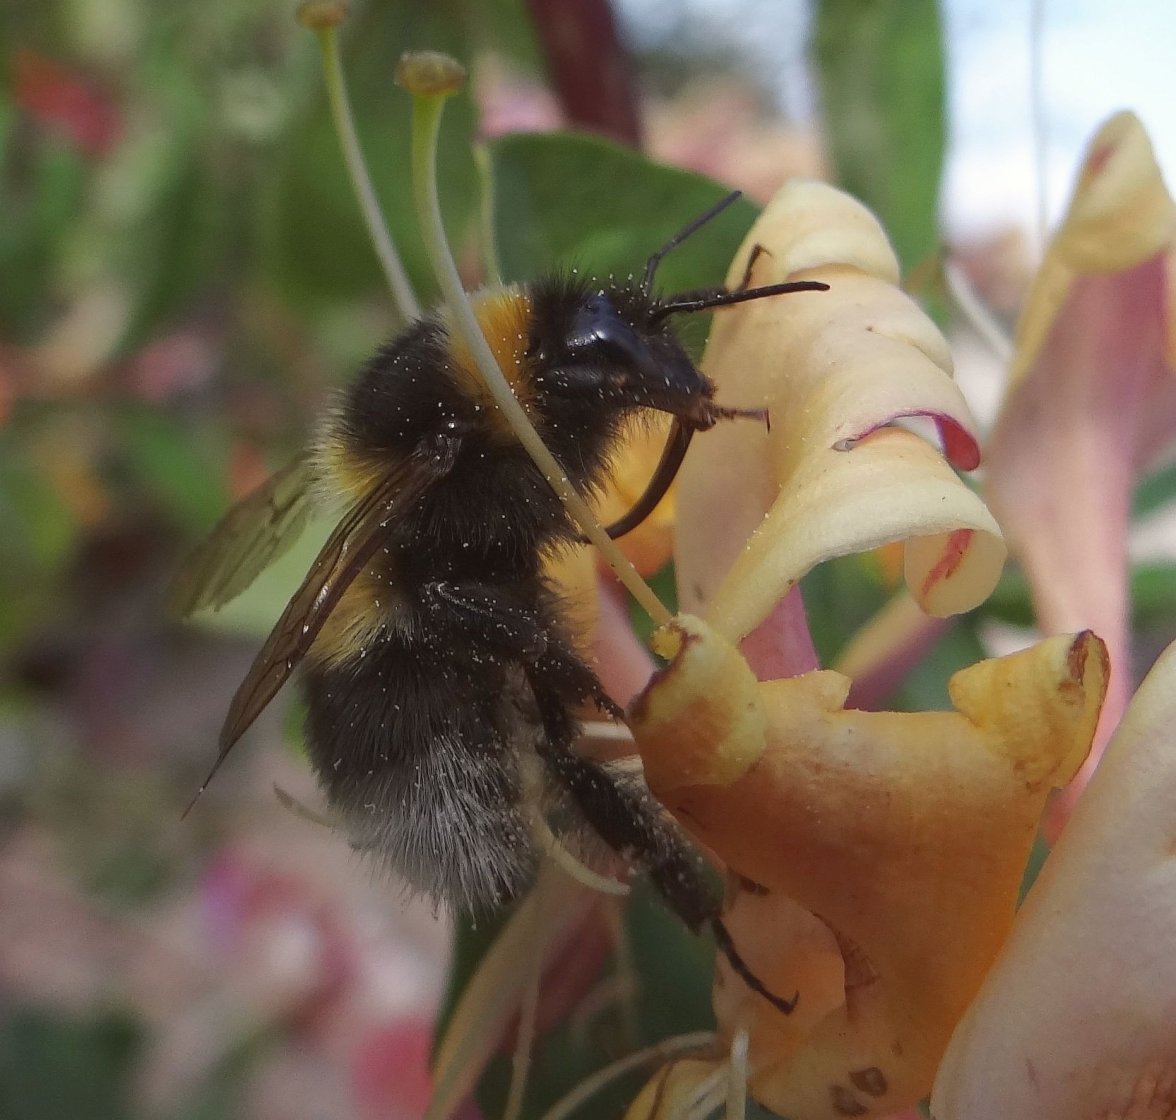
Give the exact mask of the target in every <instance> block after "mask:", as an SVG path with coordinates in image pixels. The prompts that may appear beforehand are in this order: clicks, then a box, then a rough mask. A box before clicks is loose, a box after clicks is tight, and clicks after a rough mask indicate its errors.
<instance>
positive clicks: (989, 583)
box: [679, 428, 1005, 640]
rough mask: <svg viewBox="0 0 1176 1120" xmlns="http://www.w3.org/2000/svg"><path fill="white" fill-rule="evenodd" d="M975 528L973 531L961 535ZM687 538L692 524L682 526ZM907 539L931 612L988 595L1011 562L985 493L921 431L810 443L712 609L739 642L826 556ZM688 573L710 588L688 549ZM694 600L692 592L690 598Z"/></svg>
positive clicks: (911, 565)
mask: <svg viewBox="0 0 1176 1120" xmlns="http://www.w3.org/2000/svg"><path fill="white" fill-rule="evenodd" d="M961 530H967V531H969V532H970V533H971V535H970V536H968V537H966V538H964V537H960V536H956V535H955V534H958V533H960V532H961ZM680 532H682V534H683V537H684V536H685V529H684V526H683V528H682V529H681V530H680ZM902 539H906V540H908V541H909V542H911V543H910V544H908V548H907V555H906V564H905V570H906V576H907V582H908V585H909V586H910V589H911V592H912V594H913V595H914V597H915V599H916V601H918V602H919V603H920V605H921V606H922V607H923V609H924V610H926V611H928V613H932V614H937V615H947V614H953V613H955V612H957V611H959V610H967V609H969V608H970V607H972V606H975V605H976V604H977V603H979V602H981V601H983V600H984V599H985V598H986V597H987V596H988V595H989V594H990V593H991V591H992V589H993V587H994V586H995V585H996V580H997V579H998V578H999V576H1000V570H1001V566H1002V565H1003V563H1004V558H1005V547H1004V543H1003V541H1002V539H1001V536H1000V530H999V529H998V527H997V524H996V522H995V521H994V520H993V518H992V515H991V514H990V513H989V512H988V509H987V507H986V506H985V505H984V503H983V502H982V501H981V500H980V498H979V497H977V495H976V494H975V493H973V492H972V491H971V490H969V489H968V488H967V487H966V486H964V485H962V484H961V483H960V481H959V480H958V479H957V478H956V476H955V473H954V472H953V471H952V470H951V468H950V467H949V466H948V465H947V464H946V463H945V462H944V461H943V458H942V457H941V456H940V455H939V453H938V452H937V451H936V450H935V449H934V448H932V447H931V446H930V445H929V444H927V443H926V442H925V441H924V440H922V439H920V438H919V437H918V436H915V435H913V434H911V433H910V432H906V431H903V430H901V429H897V428H887V429H882V430H880V431H878V432H875V433H874V434H873V435H871V436H869V437H867V438H865V439H863V440H862V441H861V442H859V443H858V444H857V445H856V446H855V447H853V449H852V450H845V451H841V450H837V449H835V448H833V447H816V448H812V449H810V450H809V451H808V453H807V454H806V455H805V456H804V458H803V461H802V462H800V463H798V464H797V466H796V469H795V470H793V472H792V473H791V475H790V477H789V478H788V481H787V483H786V485H784V486H782V487H781V489H780V492H779V495H778V497H777V498H776V501H775V503H774V504H773V506H772V508H771V509H770V510H769V512H768V513H767V514H766V516H765V517H764V518H763V520H762V522H761V524H760V525H758V526H757V527H756V528H755V529H754V531H753V532H752V534H751V537H750V539H748V540H747V542H746V543H745V545H744V546H743V548H742V549H740V550H739V552H738V553H737V554H736V555H735V556H733V557H732V558H731V559H730V561H729V566H728V569H727V571H726V575H725V576H724V578H723V579H722V580H721V582H720V583H719V584H718V585H717V586H716V587H715V588H714V590H713V591H712V592H711V594H710V596H709V601H707V604H706V617H707V619H708V621H710V622H711V623H712V625H714V626H715V627H716V628H717V629H718V630H719V631H720V632H721V633H722V634H723V635H724V636H726V637H728V638H730V639H732V640H738V639H739V638H741V637H743V636H744V635H745V634H747V633H749V632H750V631H751V630H753V629H754V628H755V626H756V625H757V624H758V623H759V622H760V621H761V620H762V619H763V618H764V617H766V615H767V614H768V612H769V611H770V610H771V609H772V606H773V605H774V604H775V602H776V601H777V600H778V599H779V598H781V597H782V596H783V595H784V593H785V592H786V591H787V590H788V589H789V588H790V587H791V586H792V585H793V584H794V583H795V582H796V581H797V580H799V579H800V577H801V576H803V575H804V574H805V573H806V572H807V571H809V570H810V569H811V568H813V567H814V566H815V565H817V564H819V563H821V562H822V561H823V560H828V559H831V558H832V557H834V556H843V555H846V554H847V553H851V552H864V551H867V550H868V549H871V548H876V547H878V546H879V545H884V544H887V543H889V542H891V541H895V540H902ZM679 556H680V559H679V565H680V568H679V570H680V572H681V571H682V567H683V566H684V567H685V569H686V570H685V572H684V573H682V574H681V575H680V577H679V578H680V579H683V578H684V579H690V578H691V573H692V572H693V578H694V583H693V584H692V585H690V586H694V587H696V588H697V587H703V588H704V592H705V585H703V584H702V582H701V579H702V577H701V575H700V573H698V572H697V571H695V570H694V569H693V568H692V566H691V565H690V564H688V563H687V559H688V558H690V557H691V556H692V553H691V551H690V550H689V549H688V548H686V547H683V548H682V549H681V550H680V553H679ZM683 597H684V598H685V594H684V596H683ZM703 598H704V601H706V600H707V597H706V595H705V593H704V596H703Z"/></svg>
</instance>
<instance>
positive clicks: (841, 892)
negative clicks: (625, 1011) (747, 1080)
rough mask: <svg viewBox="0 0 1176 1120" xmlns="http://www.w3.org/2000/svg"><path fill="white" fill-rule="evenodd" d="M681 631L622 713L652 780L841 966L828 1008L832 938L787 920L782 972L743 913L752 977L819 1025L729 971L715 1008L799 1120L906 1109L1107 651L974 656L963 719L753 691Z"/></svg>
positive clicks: (818, 686)
mask: <svg viewBox="0 0 1176 1120" xmlns="http://www.w3.org/2000/svg"><path fill="white" fill-rule="evenodd" d="M675 627H676V630H677V631H678V633H679V637H680V642H679V648H678V650H677V654H676V656H675V657H674V659H673V661H671V663H670V665H669V667H668V668H667V669H665V670H663V671H662V672H660V673H659V674H657V675H656V676H655V678H654V680H653V682H652V683H651V685H650V687H649V689H648V690H647V692H646V694H645V695H644V696H643V697H642V698H641V700H639V702H638V703H637V704H636V705H635V706H634V708H633V710H632V715H631V719H630V725H631V727H632V730H633V733H634V736H635V738H636V741H637V744H638V748H639V749H640V751H641V755H642V758H643V760H644V763H645V774H646V779H647V781H648V783H649V786H650V789H651V790H652V791H653V792H654V794H655V795H656V796H657V797H658V799H659V800H660V801H661V802H662V803H663V804H665V805H666V806H667V807H668V808H669V809H670V811H671V812H673V813H674V814H675V815H676V816H677V818H678V819H679V820H680V821H681V822H682V823H683V824H684V825H685V826H686V827H687V828H689V829H690V830H691V831H692V832H693V833H694V834H695V835H696V836H698V838H699V839H700V840H701V841H702V842H703V843H704V844H705V845H706V846H707V847H708V848H709V849H710V850H712V851H713V852H715V853H716V854H717V855H718V856H719V857H720V858H721V859H723V860H724V861H725V862H726V863H727V864H728V866H729V867H730V868H731V870H732V872H733V873H735V874H736V875H738V876H740V877H741V878H742V879H743V880H748V881H750V882H751V883H754V884H757V885H758V889H766V890H767V891H769V892H770V897H771V898H772V899H773V900H774V899H775V898H776V896H777V895H778V896H780V898H781V899H784V900H791V901H792V902H794V903H796V904H798V905H799V906H801V907H803V909H804V910H806V911H807V912H808V913H809V914H810V915H813V916H814V917H816V918H819V920H820V922H821V923H822V924H823V925H824V926H825V927H827V929H828V931H829V934H830V935H831V937H832V938H833V939H834V941H835V943H836V945H837V946H838V948H839V949H840V951H841V956H842V959H843V961H844V964H845V993H844V1001H843V1003H842V1005H840V1006H838V1007H835V1008H834V1009H832V1010H830V1009H829V1008H830V999H829V994H828V990H827V983H828V977H827V972H826V971H825V969H824V965H823V964H822V960H823V959H824V958H822V956H821V954H820V953H819V952H818V951H817V950H818V948H819V944H820V943H819V939H818V941H813V940H812V934H811V931H804V930H803V929H802V927H799V926H797V925H796V924H795V923H794V922H792V921H791V920H788V921H787V922H786V923H782V924H781V925H780V926H779V928H777V929H775V933H776V935H777V936H776V937H775V938H774V939H772V940H774V942H775V945H776V952H777V953H778V954H779V955H780V963H779V964H778V965H776V966H773V965H772V962H770V961H765V960H764V958H763V956H762V945H763V941H764V938H765V937H766V935H767V934H766V930H765V924H764V923H765V921H766V920H767V919H765V917H764V916H763V915H762V914H761V915H758V916H757V915H755V914H752V913H751V911H752V910H754V907H749V904H748V903H744V907H743V911H742V912H740V911H738V910H736V911H732V914H731V916H730V918H731V920H730V921H729V923H728V925H729V928H730V930H731V933H732V936H733V937H734V939H735V941H736V944H737V945H741V944H743V943H744V942H746V943H747V944H748V947H749V953H752V954H755V960H756V967H757V969H760V970H762V971H763V972H764V973H766V974H767V975H769V976H771V977H772V978H773V980H774V981H775V982H776V983H777V984H779V983H783V984H785V985H787V986H789V987H791V986H792V985H795V991H796V993H798V996H799V1002H798V1004H797V1009H798V1010H797V1012H796V1013H795V1014H797V1015H798V1016H799V1018H798V1019H797V1023H800V1022H802V1021H803V1020H804V1018H805V1017H807V1016H808V1015H811V1014H812V1013H813V1011H814V1009H816V1010H817V1011H818V1012H821V1014H819V1015H818V1016H817V1019H818V1021H816V1022H815V1023H813V1024H810V1027H809V1029H807V1031H803V1032H798V1031H797V1029H796V1026H795V1024H787V1023H784V1024H782V1023H780V1022H779V1021H778V1020H779V1018H780V1015H779V1012H777V1011H776V1010H775V1009H774V1008H773V1007H772V1006H771V1005H770V1004H768V1003H767V1001H765V1000H763V999H762V998H761V997H760V996H758V995H755V994H754V993H751V992H750V991H747V990H746V989H744V988H742V985H741V984H740V982H739V981H738V980H737V978H735V977H734V976H732V975H730V974H729V972H728V970H727V969H726V966H725V965H724V964H723V963H722V962H720V965H719V970H720V976H721V977H723V984H724V989H723V993H722V998H721V999H720V1000H718V1001H716V1007H717V1008H719V1009H721V1011H722V1020H721V1026H722V1028H723V1029H724V1030H726V1031H728V1032H730V1031H733V1030H735V1029H736V1028H737V1027H738V1026H740V1025H744V1026H748V1027H750V1029H751V1062H752V1077H751V1086H752V1093H753V1095H754V1096H755V1097H756V1098H757V1099H758V1100H760V1101H761V1102H763V1103H764V1104H765V1105H767V1107H769V1108H770V1109H772V1110H773V1111H775V1112H778V1113H780V1114H781V1115H788V1116H793V1117H795V1118H796V1120H808V1118H810V1117H827V1116H829V1115H830V1113H829V1107H830V1101H831V1100H837V1101H840V1102H841V1103H842V1104H843V1105H844V1106H845V1107H846V1108H852V1110H854V1111H851V1112H849V1113H846V1114H852V1115H876V1116H884V1115H886V1114H888V1113H889V1112H893V1111H895V1110H897V1109H899V1108H902V1107H906V1106H907V1105H909V1104H912V1103H913V1102H914V1101H916V1100H918V1099H919V1098H920V1097H922V1096H923V1095H925V1094H926V1092H927V1091H928V1089H929V1088H930V1084H931V1080H932V1077H933V1075H934V1071H935V1068H936V1066H937V1064H938V1062H939V1059H940V1057H941V1055H942V1053H943V1049H944V1047H945V1046H946V1044H947V1040H948V1037H949V1035H950V1033H951V1030H952V1028H953V1027H954V1025H955V1023H956V1022H957V1020H958V1019H959V1017H960V1016H961V1015H962V1014H963V1012H964V1010H965V1008H966V1007H967V1005H968V1003H969V1002H970V1001H971V999H972V998H973V996H974V995H975V993H976V991H977V989H978V988H979V985H980V982H981V980H982V979H983V976H984V974H985V972H986V971H987V969H988V968H989V966H990V965H991V963H992V961H993V959H994V958H995V956H996V953H997V951H998V949H999V948H1000V945H1001V944H1002V942H1003V940H1004V938H1005V937H1006V936H1007V934H1008V931H1009V928H1010V926H1011V923H1012V918H1013V911H1014V905H1015V901H1016V897H1017V892H1018V887H1019V884H1020V880H1021V875H1022V873H1023V870H1024V866H1025V861H1026V858H1027V855H1028V852H1029V848H1030V845H1031V844H1032V841H1033V837H1034V834H1035V830H1036V823H1037V820H1038V817H1039V815H1040V813H1041V810H1042V807H1043V805H1044V803H1045V799H1046V796H1047V794H1048V792H1049V790H1050V788H1052V787H1053V786H1057V785H1061V784H1063V783H1064V782H1065V781H1067V780H1068V779H1069V778H1070V776H1071V775H1072V774H1073V772H1074V769H1075V768H1076V767H1077V766H1078V764H1079V763H1080V761H1081V758H1082V756H1083V755H1084V753H1085V750H1086V749H1087V748H1088V747H1089V744H1090V741H1091V738H1092V736H1093V733H1094V727H1095V724H1096V722H1097V717H1098V709H1099V704H1100V703H1101V699H1102V695H1103V689H1104V687H1105V681H1106V663H1105V656H1104V651H1103V648H1102V645H1101V643H1099V642H1098V640H1097V639H1095V638H1093V637H1091V636H1090V635H1081V636H1079V637H1078V638H1055V639H1050V640H1048V641H1046V642H1042V643H1040V644H1038V645H1037V646H1034V647H1032V648H1031V649H1029V650H1027V651H1024V652H1022V653H1019V654H1016V655H1014V656H1012V657H1008V658H1002V659H999V660H996V661H987V662H981V663H980V664H978V665H976V666H973V667H972V668H970V669H967V670H965V671H963V672H961V673H958V674H957V675H956V676H955V677H954V678H953V680H952V684H951V694H952V697H953V700H954V702H955V703H956V705H957V707H958V709H959V710H958V711H956V712H929V713H914V714H912V713H893V712H860V711H853V710H845V709H844V708H843V707H842V704H843V703H844V699H845V695H846V690H847V689H848V685H849V682H848V681H847V680H846V679H845V678H844V677H841V676H840V674H837V673H833V672H829V671H825V672H821V673H814V674H808V675H805V676H802V677H797V678H793V679H788V680H779V681H768V682H755V681H754V678H752V677H751V673H750V671H749V670H748V669H747V668H746V666H743V668H742V670H741V669H740V660H739V658H738V656H737V655H736V654H735V653H734V650H733V649H731V647H730V646H729V644H728V643H727V642H725V641H724V639H723V638H722V637H721V636H720V635H719V634H717V633H716V632H715V631H714V630H712V629H710V628H709V627H708V626H707V625H706V624H705V623H704V622H702V621H701V620H699V619H691V618H686V617H682V618H679V619H678V620H676V623H675ZM670 652H673V650H672V649H671V650H670ZM740 672H742V673H743V674H744V675H745V679H743V680H740V679H738V678H739V674H740ZM700 694H701V695H702V696H705V697H709V698H710V699H711V701H712V707H711V708H710V709H709V711H703V710H700V707H699V700H698V697H699V695H700ZM708 749H709V751H710V752H711V755H712V756H713V759H714V761H713V763H711V764H710V765H708V764H707V762H706V752H707V750H708ZM683 757H685V758H688V759H690V769H689V775H688V777H687V779H686V780H685V781H684V780H683V777H682V773H681V770H680V768H679V764H678V760H679V759H680V758H683ZM732 760H738V763H739V765H733V764H732ZM732 774H734V775H736V776H735V777H734V778H733V779H732V777H731V775H732ZM749 915H750V916H749ZM745 919H746V920H745ZM729 989H730V990H729ZM740 991H741V992H742V993H743V994H742V998H738V997H737V996H736V995H733V992H740ZM777 994H778V995H781V996H783V997H784V998H789V997H790V996H791V995H792V994H793V993H792V992H791V991H780V990H777ZM810 1005H811V1006H810ZM802 1007H804V1008H805V1011H804V1012H801V1011H800V1008H802ZM798 1034H799V1037H798Z"/></svg>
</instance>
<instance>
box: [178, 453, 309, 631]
mask: <svg viewBox="0 0 1176 1120" xmlns="http://www.w3.org/2000/svg"><path fill="white" fill-rule="evenodd" d="M312 480H313V466H312V464H311V461H310V459H309V458H308V457H305V456H304V457H302V458H300V459H295V460H294V462H292V463H291V464H290V465H289V466H287V467H284V468H283V469H282V470H280V471H278V472H277V474H275V475H273V477H272V478H270V479H269V480H268V481H267V482H265V483H263V484H262V485H261V486H259V487H258V488H257V489H256V490H254V491H253V493H252V494H249V495H248V496H246V497H244V498H242V499H241V501H239V502H238V503H237V504H236V505H235V506H233V508H232V509H230V510H229V512H228V513H226V514H225V515H224V517H222V518H221V519H220V521H218V522H217V523H216V526H215V527H214V528H213V530H212V532H211V533H209V534H208V536H207V537H205V538H204V540H203V541H201V542H200V544H198V545H197V546H196V548H195V549H193V551H192V552H191V554H190V555H189V556H188V557H187V559H186V560H185V561H184V563H183V564H182V565H181V567H180V570H179V572H178V573H177V575H176V577H175V579H174V580H173V581H172V585H171V588H170V589H169V591H168V607H169V609H170V610H171V611H172V613H173V614H175V615H176V616H177V617H179V618H186V617H187V616H188V615H190V614H195V613H196V611H199V610H203V609H204V608H206V607H211V608H213V609H214V610H219V609H220V608H221V607H223V606H224V605H225V604H226V603H228V602H231V601H232V600H233V599H235V598H236V597H237V596H238V595H240V594H241V592H242V591H244V590H245V589H246V588H247V587H248V586H249V585H250V584H251V583H252V582H253V581H254V580H255V579H256V578H257V577H258V575H260V573H261V572H263V571H264V570H265V569H266V568H268V567H269V566H270V564H272V563H273V562H274V561H275V560H277V559H278V557H279V556H281V555H282V554H283V553H285V552H286V551H287V550H288V549H289V548H290V546H291V545H293V544H294V542H295V541H296V540H297V539H298V537H299V536H300V535H301V533H302V530H303V529H304V528H305V527H306V522H307V521H308V520H309V517H310V510H311V501H310V488H311V482H312Z"/></svg>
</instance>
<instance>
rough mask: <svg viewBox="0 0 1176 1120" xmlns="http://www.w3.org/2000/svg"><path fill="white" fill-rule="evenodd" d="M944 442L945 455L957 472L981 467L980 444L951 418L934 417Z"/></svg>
mask: <svg viewBox="0 0 1176 1120" xmlns="http://www.w3.org/2000/svg"><path fill="white" fill-rule="evenodd" d="M931 419H932V420H934V421H935V426H936V427H937V428H938V429H939V438H940V439H941V440H943V454H944V455H945V456H946V457H947V461H948V462H949V463H951V465H952V466H953V467H955V468H956V470H959V471H974V470H975V469H976V468H977V467H978V466H979V465H980V444H979V443H977V442H976V437H975V436H973V435H972V433H971V432H969V431H968V430H967V429H966V428H965V427H964V426H963V425H962V424H960V423H958V422H957V421H956V420H955V419H953V418H952V417H951V416H942V415H939V416H932V417H931Z"/></svg>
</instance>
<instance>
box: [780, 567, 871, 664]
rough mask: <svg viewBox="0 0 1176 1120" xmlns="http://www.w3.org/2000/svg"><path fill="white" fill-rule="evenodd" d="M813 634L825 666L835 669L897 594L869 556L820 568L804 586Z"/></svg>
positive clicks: (805, 605)
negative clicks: (856, 638) (864, 628)
mask: <svg viewBox="0 0 1176 1120" xmlns="http://www.w3.org/2000/svg"><path fill="white" fill-rule="evenodd" d="M800 589H801V590H800V593H801V596H802V598H803V599H804V609H805V614H806V616H807V617H808V624H809V633H811V634H812V637H813V645H814V647H815V648H816V651H817V657H818V659H819V661H820V663H821V664H822V665H832V664H833V663H834V662H835V661H836V660H837V657H838V654H840V652H841V649H842V647H843V646H844V645H845V643H846V642H847V641H848V640H849V639H850V638H851V637H853V635H854V634H856V633H857V631H858V630H859V629H860V628H861V627H862V626H863V625H864V624H865V623H866V622H868V621H869V620H870V619H871V618H872V617H873V616H874V614H875V613H876V612H877V611H878V610H879V609H881V607H882V606H883V605H884V604H885V603H886V601H887V599H889V597H890V596H891V595H892V594H893V591H892V589H890V588H888V587H887V586H886V585H885V583H884V581H883V578H882V572H881V569H880V568H879V567H878V562H877V559H876V558H875V557H874V556H872V555H871V554H869V553H865V554H862V555H856V556H841V557H837V558H835V559H833V560H829V561H827V562H825V563H824V564H820V565H818V566H817V567H816V568H814V569H813V570H812V571H811V572H809V573H808V574H807V575H806V576H805V577H804V578H803V579H802V580H801V583H800Z"/></svg>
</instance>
